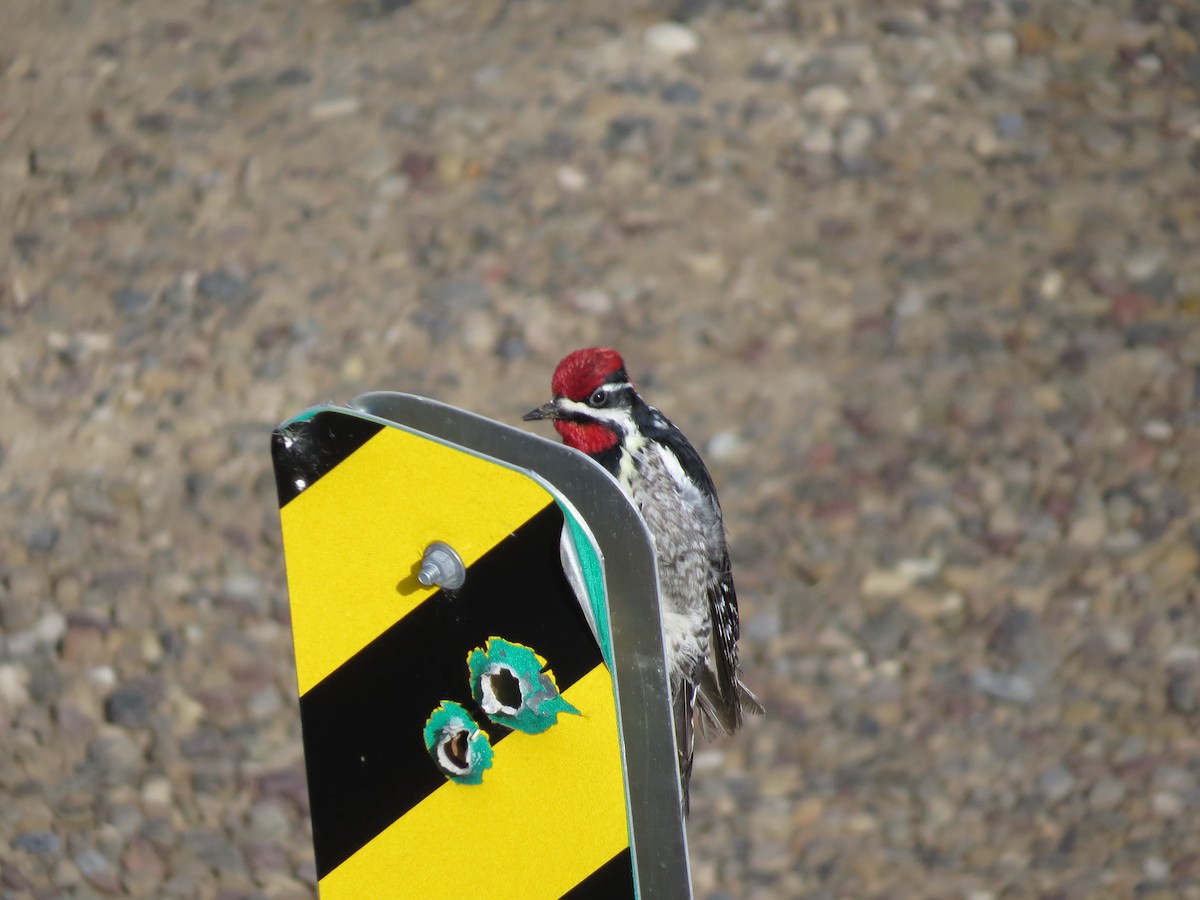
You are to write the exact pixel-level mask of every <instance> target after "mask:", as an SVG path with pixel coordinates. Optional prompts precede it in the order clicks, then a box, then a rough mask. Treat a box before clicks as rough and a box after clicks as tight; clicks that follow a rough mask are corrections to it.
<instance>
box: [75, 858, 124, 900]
mask: <svg viewBox="0 0 1200 900" xmlns="http://www.w3.org/2000/svg"><path fill="white" fill-rule="evenodd" d="M74 859H75V865H76V866H78V867H79V871H80V874H82V875H83V877H84V878H85V879H86V880H87V882H88V884H90V885H91V886H92V887H94V888H95V889H96V890H98V891H100V892H101V893H102V894H115V893H117V892H119V891H120V889H121V885H120V882H118V881H117V877H116V875H115V874H114V873H113V870H112V866H111V865H109V862H108V860H107V859H105V858H104V856H103V855H102V854H101V853H100V852H98V851H96V850H91V849H87V850H80V851H79V852H78V853H76V854H75V858H74Z"/></svg>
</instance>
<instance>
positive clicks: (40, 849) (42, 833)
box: [13, 829, 62, 859]
mask: <svg viewBox="0 0 1200 900" xmlns="http://www.w3.org/2000/svg"><path fill="white" fill-rule="evenodd" d="M13 846H14V847H16V848H17V849H18V850H24V851H25V852H26V853H32V854H33V855H34V856H40V857H42V858H43V859H57V858H58V857H59V855H60V854H61V853H62V841H60V840H59V839H58V835H56V834H55V833H54V832H53V831H46V830H44V829H35V830H33V831H24V832H21V833H20V834H18V835H17V836H16V838H15V839H14V840H13Z"/></svg>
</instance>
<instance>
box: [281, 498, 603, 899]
mask: <svg viewBox="0 0 1200 900" xmlns="http://www.w3.org/2000/svg"><path fill="white" fill-rule="evenodd" d="M562 525H563V518H562V512H561V511H560V510H559V508H558V507H557V506H556V505H555V504H553V503H551V504H550V505H549V506H547V507H546V508H545V509H543V510H542V511H541V512H539V513H538V514H537V515H535V516H534V517H533V518H532V519H530V520H529V521H528V522H526V523H525V524H524V525H522V526H521V527H520V528H519V529H517V531H515V532H514V533H513V534H512V535H510V536H509V537H507V538H505V539H504V540H503V541H502V542H501V543H499V544H497V545H496V546H495V547H493V548H492V549H491V550H490V551H489V552H488V553H487V554H485V555H484V556H483V557H482V558H481V559H479V560H478V561H477V562H476V563H475V564H474V565H473V566H471V567H470V568H469V569H468V570H467V581H466V584H465V585H464V586H463V588H462V589H461V590H460V591H458V592H457V593H456V594H455V595H454V596H447V595H444V594H442V593H440V592H439V593H437V594H435V595H433V596H432V597H430V598H429V599H427V600H426V601H425V602H423V603H422V604H421V605H420V606H418V607H417V608H416V609H414V610H413V611H412V612H410V613H409V614H408V615H407V616H405V617H404V618H403V619H401V620H400V621H399V622H397V623H396V624H395V625H393V626H392V627H391V628H389V629H388V630H387V631H385V632H384V633H383V634H381V635H380V636H379V637H378V638H376V639H375V640H374V641H372V642H371V643H370V644H369V645H367V646H366V647H364V648H363V649H362V650H361V651H359V652H358V653H357V654H355V655H354V656H353V657H352V658H351V659H349V660H347V661H346V662H345V663H344V664H343V665H342V666H341V667H340V668H338V669H336V670H335V671H334V672H332V673H331V674H330V675H329V676H328V677H326V678H325V679H324V680H323V681H321V682H320V683H319V684H317V685H315V686H314V687H313V688H311V689H310V690H309V691H308V692H307V693H306V694H305V695H304V696H303V697H302V698H300V720H301V724H302V726H303V729H304V754H305V761H306V764H307V767H308V792H309V801H310V803H311V807H312V821H313V844H314V846H315V850H316V863H317V875H318V877H323V876H324V875H326V874H327V873H329V872H330V871H332V870H333V869H334V868H336V867H337V866H338V865H339V864H340V863H341V862H343V861H344V860H346V859H347V858H348V857H350V856H351V855H352V854H353V853H354V852H355V851H357V850H358V849H359V848H360V847H362V846H363V845H364V844H366V843H367V842H368V841H369V840H371V839H372V838H373V837H375V836H376V835H377V834H379V833H380V832H381V831H383V829H385V828H386V827H387V826H388V825H390V824H391V823H392V822H394V821H395V820H396V819H398V818H399V817H400V816H402V815H404V813H405V812H407V811H408V810H409V809H411V808H412V807H413V806H415V805H416V804H418V803H420V802H421V801H422V800H423V799H424V798H425V797H426V796H428V795H429V794H430V793H432V792H433V791H434V790H436V789H437V788H438V787H440V786H441V785H442V783H443V782H444V781H445V778H444V777H443V776H442V774H441V773H440V772H439V771H438V770H437V768H436V767H435V766H434V764H433V761H432V760H431V759H430V758H429V754H428V753H427V752H426V751H425V743H424V739H423V737H422V729H423V728H424V726H425V721H426V719H428V718H429V714H430V713H431V712H433V710H434V709H435V708H436V707H437V705H438V704H439V703H440V702H441V701H442V700H456V701H458V702H459V703H462V704H463V705H464V706H466V707H467V709H469V710H470V711H471V712H472V715H474V716H475V717H476V721H478V723H479V724H480V726H482V727H483V728H484V730H485V731H487V732H488V733H489V735H490V736H491V739H492V741H493V743H495V742H496V741H498V740H500V739H501V738H503V737H504V735H505V734H507V733H508V729H506V728H503V727H501V726H497V725H494V724H493V723H491V722H490V721H489V720H488V719H487V717H486V716H484V714H483V712H482V710H480V709H479V708H478V707H477V706H476V705H475V704H474V703H473V702H472V700H471V690H470V685H469V683H468V674H467V653H468V652H470V650H472V649H473V648H475V647H482V646H483V644H484V642H485V641H486V640H487V639H488V638H489V637H491V636H493V635H495V636H498V637H503V638H505V639H506V640H509V641H515V642H517V643H520V644H525V645H526V646H529V647H532V648H533V649H534V650H536V651H537V652H538V653H540V654H541V655H542V657H543V658H544V659H545V660H546V661H547V662H548V664H549V667H550V668H551V669H552V670H553V672H554V677H555V680H556V681H557V682H558V686H559V688H560V689H561V690H566V689H567V688H568V687H570V686H571V685H572V684H574V683H575V682H576V681H578V680H579V679H580V678H581V677H583V676H584V675H586V674H587V673H588V672H590V671H591V670H592V669H594V668H595V667H596V666H598V665H600V664H601V662H602V660H601V656H600V648H599V647H598V646H597V645H596V642H595V640H594V639H593V637H592V633H591V631H590V630H589V629H588V626H587V622H586V620H585V619H584V618H583V614H582V613H581V612H580V610H579V606H578V604H577V603H576V601H575V595H574V593H573V592H572V591H571V587H570V585H569V584H568V582H567V580H566V577H565V576H564V575H563V571H562V564H561V563H560V561H559V555H558V541H559V533H560V532H561V530H562ZM405 574H406V573H405ZM413 577H414V576H412V575H409V576H408V578H413ZM414 583H415V582H414ZM346 601H347V602H348V603H349V602H353V598H352V597H347V598H346ZM486 778H487V775H486V774H485V775H484V779H486ZM463 790H471V788H470V787H469V786H464V787H463Z"/></svg>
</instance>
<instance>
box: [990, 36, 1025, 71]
mask: <svg viewBox="0 0 1200 900" xmlns="http://www.w3.org/2000/svg"><path fill="white" fill-rule="evenodd" d="M983 55H984V57H985V58H986V59H987V61H988V62H990V63H991V64H992V65H994V66H1007V65H1009V64H1011V63H1012V61H1013V60H1014V59H1016V58H1017V38H1016V36H1015V35H1013V34H1012V33H1011V32H1008V31H989V32H988V33H987V34H985V35H984V36H983Z"/></svg>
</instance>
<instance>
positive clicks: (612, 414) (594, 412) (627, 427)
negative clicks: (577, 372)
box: [557, 397, 633, 433]
mask: <svg viewBox="0 0 1200 900" xmlns="http://www.w3.org/2000/svg"><path fill="white" fill-rule="evenodd" d="M557 404H558V408H559V409H561V410H563V411H564V412H572V413H578V414H579V415H580V416H582V417H584V418H587V419H599V420H602V421H605V422H612V423H613V424H614V425H616V426H618V428H619V429H620V430H621V431H623V432H625V433H629V432H630V431H631V430H632V428H633V415H632V413H630V411H629V410H628V409H622V408H619V407H618V408H616V409H595V408H593V407H591V406H588V404H587V403H582V402H580V401H578V400H571V399H570V398H568V397H561V398H559V400H558V401H557Z"/></svg>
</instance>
